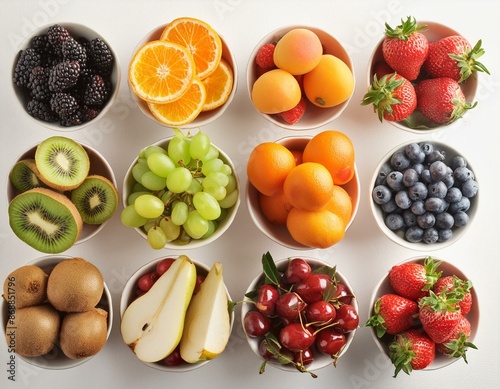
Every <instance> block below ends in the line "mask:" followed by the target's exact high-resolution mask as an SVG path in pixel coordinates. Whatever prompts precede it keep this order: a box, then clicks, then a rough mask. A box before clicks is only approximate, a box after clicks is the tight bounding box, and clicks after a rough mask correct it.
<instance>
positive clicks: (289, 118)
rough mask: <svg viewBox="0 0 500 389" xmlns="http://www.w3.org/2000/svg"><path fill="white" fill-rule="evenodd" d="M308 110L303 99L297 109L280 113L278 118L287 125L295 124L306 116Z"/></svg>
mask: <svg viewBox="0 0 500 389" xmlns="http://www.w3.org/2000/svg"><path fill="white" fill-rule="evenodd" d="M306 108H307V103H306V100H305V99H304V98H303V97H302V98H301V99H300V101H299V103H298V104H297V105H296V106H295V107H293V108H292V109H289V110H288V111H284V112H280V113H279V114H278V116H280V117H281V118H282V119H283V120H284V121H285V123H287V124H295V123H297V122H298V121H299V120H300V118H301V117H302V116H303V115H304V113H305V112H306Z"/></svg>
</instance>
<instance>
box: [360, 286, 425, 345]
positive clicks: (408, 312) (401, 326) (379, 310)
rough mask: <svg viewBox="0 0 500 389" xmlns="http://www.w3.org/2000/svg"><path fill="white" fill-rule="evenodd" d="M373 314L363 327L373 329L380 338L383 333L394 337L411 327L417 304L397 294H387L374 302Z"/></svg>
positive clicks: (416, 312) (416, 311)
mask: <svg viewBox="0 0 500 389" xmlns="http://www.w3.org/2000/svg"><path fill="white" fill-rule="evenodd" d="M373 312H374V314H373V316H371V317H370V318H369V319H368V321H367V322H366V324H365V325H367V326H371V327H373V328H374V329H375V332H376V333H377V336H378V337H379V338H381V337H382V336H384V334H385V333H388V334H390V335H396V334H398V333H400V332H403V331H406V330H408V329H410V328H411V327H413V325H414V324H415V317H416V316H417V314H418V304H417V303H416V302H415V301H412V300H409V299H407V298H405V297H401V296H398V295H397V294H393V293H388V294H384V295H382V296H381V297H380V298H379V299H378V300H377V301H375V304H374V307H373Z"/></svg>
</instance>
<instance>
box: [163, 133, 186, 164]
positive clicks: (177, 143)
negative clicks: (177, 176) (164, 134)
mask: <svg viewBox="0 0 500 389" xmlns="http://www.w3.org/2000/svg"><path fill="white" fill-rule="evenodd" d="M167 152H168V156H169V157H170V159H171V160H172V161H174V163H175V164H176V165H180V164H181V162H182V164H184V165H187V164H188V163H189V162H190V161H191V154H189V142H188V141H187V140H186V139H185V138H181V137H179V136H174V137H173V138H172V139H171V140H170V142H168V149H167Z"/></svg>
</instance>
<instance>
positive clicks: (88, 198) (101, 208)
mask: <svg viewBox="0 0 500 389" xmlns="http://www.w3.org/2000/svg"><path fill="white" fill-rule="evenodd" d="M71 201H72V202H73V204H75V206H76V209H78V212H80V215H81V216H82V219H83V221H84V222H85V223H88V224H102V223H104V222H105V221H106V220H108V219H109V218H111V216H113V214H114V213H115V211H116V208H117V207H118V191H117V190H116V187H115V185H114V184H113V183H112V182H111V181H110V180H108V179H107V178H106V177H103V176H100V175H90V176H88V177H87V178H86V179H85V180H84V181H83V183H82V184H81V185H80V186H79V187H78V188H76V189H73V190H72V191H71Z"/></svg>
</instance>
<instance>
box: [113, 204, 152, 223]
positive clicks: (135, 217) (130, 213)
mask: <svg viewBox="0 0 500 389" xmlns="http://www.w3.org/2000/svg"><path fill="white" fill-rule="evenodd" d="M120 220H121V222H122V224H123V225H124V226H127V227H134V228H138V227H142V226H143V225H144V224H146V222H147V221H148V219H147V218H145V217H144V216H141V215H139V214H138V213H137V211H136V210H135V207H134V206H133V205H129V206H127V207H125V208H123V211H122V213H121V215H120Z"/></svg>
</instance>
